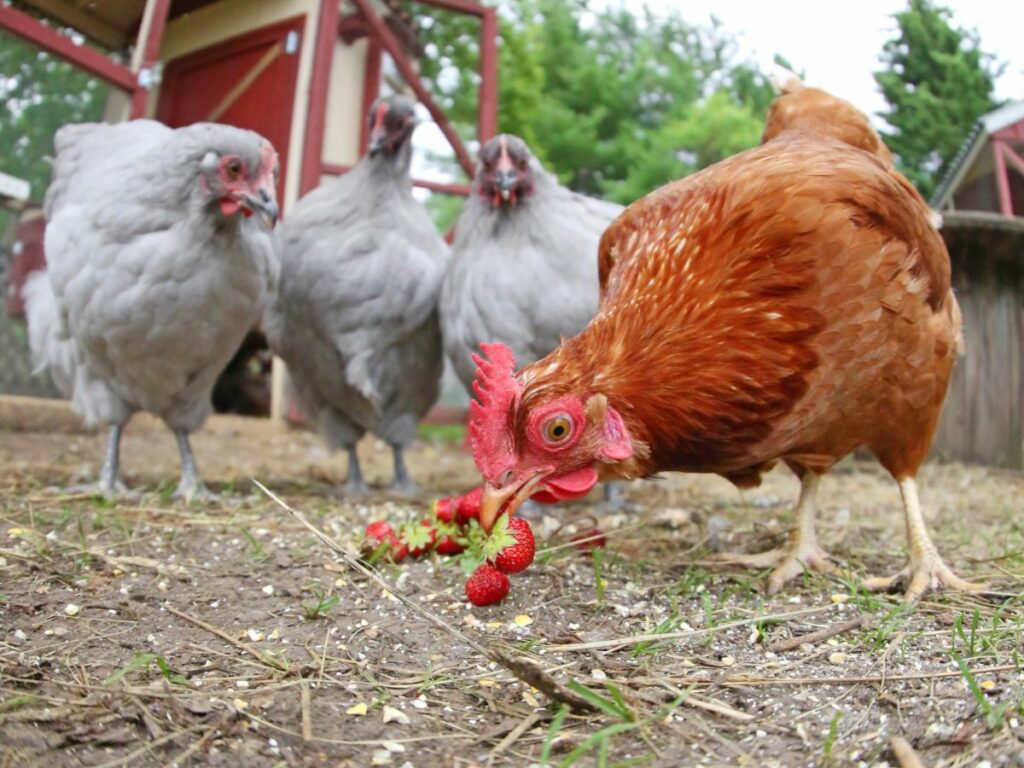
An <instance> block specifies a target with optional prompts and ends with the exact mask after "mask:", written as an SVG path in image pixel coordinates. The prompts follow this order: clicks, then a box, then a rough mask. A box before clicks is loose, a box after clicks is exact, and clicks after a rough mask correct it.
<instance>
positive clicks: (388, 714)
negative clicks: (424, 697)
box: [382, 704, 409, 725]
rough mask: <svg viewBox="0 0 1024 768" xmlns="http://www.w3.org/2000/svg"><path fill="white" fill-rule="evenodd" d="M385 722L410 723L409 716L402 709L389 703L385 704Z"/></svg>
mask: <svg viewBox="0 0 1024 768" xmlns="http://www.w3.org/2000/svg"><path fill="white" fill-rule="evenodd" d="M382 719H383V720H384V722H385V723H398V724H399V725H408V724H409V716H408V715H407V714H405V712H403V711H402V710H400V709H395V708H394V707H389V706H388V705H387V704H385V705H384V717H383V718H382Z"/></svg>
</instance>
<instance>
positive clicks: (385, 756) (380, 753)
mask: <svg viewBox="0 0 1024 768" xmlns="http://www.w3.org/2000/svg"><path fill="white" fill-rule="evenodd" d="M370 762H371V763H373V764H374V765H387V764H388V763H390V762H391V753H390V752H388V751H387V750H386V749H375V750H374V751H373V757H372V758H371V760H370Z"/></svg>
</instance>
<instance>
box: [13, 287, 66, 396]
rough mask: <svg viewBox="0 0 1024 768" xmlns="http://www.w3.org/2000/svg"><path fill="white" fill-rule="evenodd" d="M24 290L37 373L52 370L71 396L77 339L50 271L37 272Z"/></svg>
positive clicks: (58, 387)
mask: <svg viewBox="0 0 1024 768" xmlns="http://www.w3.org/2000/svg"><path fill="white" fill-rule="evenodd" d="M22 292H23V295H24V297H25V317H26V320H27V322H28V343H29V350H30V352H31V354H32V364H33V365H34V366H35V371H34V372H35V373H41V372H42V371H43V370H44V369H49V371H50V376H51V377H52V378H53V382H54V384H56V385H57V389H59V390H60V391H61V393H62V394H63V395H64V396H65V397H69V398H70V397H71V395H72V392H73V390H74V381H75V368H76V363H75V342H74V340H73V339H71V338H70V336H68V334H67V333H66V332H65V328H64V322H63V319H62V318H61V314H60V308H59V307H58V306H57V297H56V296H55V295H54V293H53V286H52V285H51V284H50V276H49V274H47V273H46V272H42V271H39V272H33V273H32V274H30V275H29V276H28V280H26V281H25V287H24V288H23V289H22Z"/></svg>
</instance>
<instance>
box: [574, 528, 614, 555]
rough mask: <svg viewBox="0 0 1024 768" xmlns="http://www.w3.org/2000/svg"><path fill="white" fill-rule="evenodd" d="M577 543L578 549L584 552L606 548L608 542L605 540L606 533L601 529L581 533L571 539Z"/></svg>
mask: <svg viewBox="0 0 1024 768" xmlns="http://www.w3.org/2000/svg"><path fill="white" fill-rule="evenodd" d="M570 541H573V542H575V543H576V548H577V549H582V550H584V551H586V550H589V549H601V548H602V547H604V546H605V545H606V544H607V543H608V540H607V539H606V538H605V535H604V531H602V530H601V529H600V528H591V529H590V530H589V531H581V532H580V533H577V534H576V535H575V536H573V537H572V539H570Z"/></svg>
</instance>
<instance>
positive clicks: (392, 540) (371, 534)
mask: <svg viewBox="0 0 1024 768" xmlns="http://www.w3.org/2000/svg"><path fill="white" fill-rule="evenodd" d="M366 537H367V538H368V539H372V540H374V541H376V542H377V544H376V545H374V546H373V547H372V549H374V550H375V549H377V547H379V546H380V545H381V544H383V543H385V542H386V543H387V544H388V545H389V546H390V548H391V549H390V552H388V554H389V555H390V556H391V559H392V560H394V561H395V562H396V563H398V562H401V560H402V559H403V558H404V557H405V556H406V555H407V554H408V553H409V548H408V547H407V546H406V545H405V544H404V543H403V542H402V540H401V539H399V538H398V536H396V535H395V529H394V528H392V527H391V523H389V522H388V521H387V520H375V521H374V522H372V523H370V524H369V525H368V526H366Z"/></svg>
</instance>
